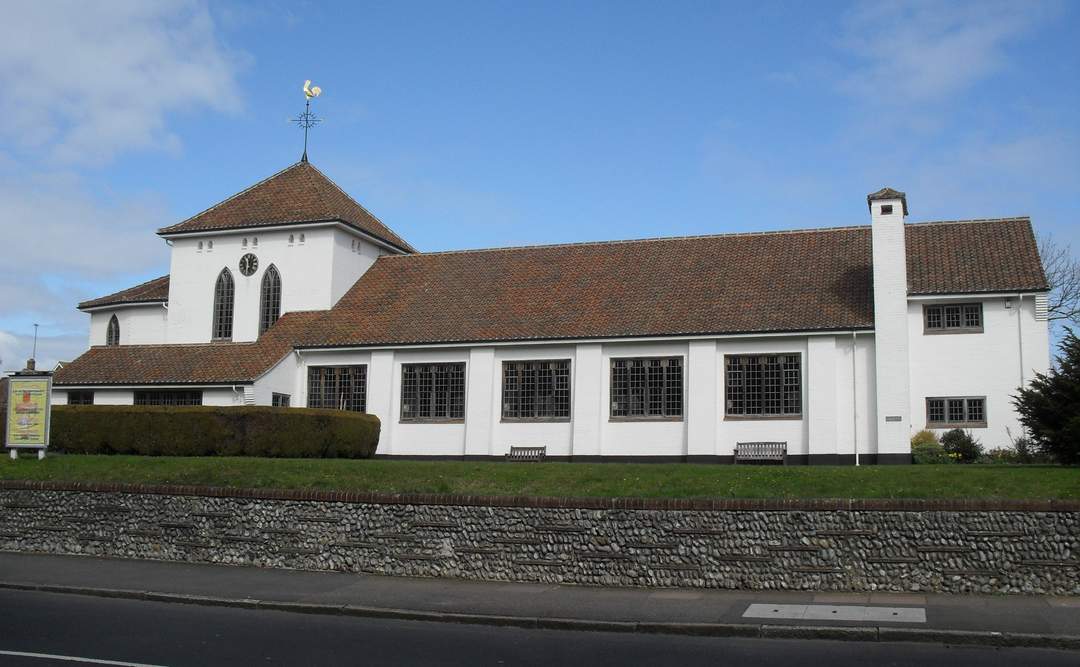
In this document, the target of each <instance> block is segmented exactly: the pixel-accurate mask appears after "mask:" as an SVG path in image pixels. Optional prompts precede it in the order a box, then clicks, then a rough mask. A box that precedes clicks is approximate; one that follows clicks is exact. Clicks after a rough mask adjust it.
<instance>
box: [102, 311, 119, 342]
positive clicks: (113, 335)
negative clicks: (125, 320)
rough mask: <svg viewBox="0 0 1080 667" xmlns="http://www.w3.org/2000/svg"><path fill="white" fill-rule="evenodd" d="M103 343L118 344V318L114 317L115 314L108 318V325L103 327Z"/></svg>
mask: <svg viewBox="0 0 1080 667" xmlns="http://www.w3.org/2000/svg"><path fill="white" fill-rule="evenodd" d="M105 344H106V345H119V344H120V320H118V319H116V315H113V316H112V317H110V318H109V326H108V327H107V328H106V329H105Z"/></svg>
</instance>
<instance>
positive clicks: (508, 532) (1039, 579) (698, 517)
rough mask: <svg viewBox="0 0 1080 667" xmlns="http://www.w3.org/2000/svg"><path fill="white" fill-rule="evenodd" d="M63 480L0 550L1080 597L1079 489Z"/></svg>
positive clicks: (10, 518) (2, 534)
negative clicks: (530, 492) (1038, 492)
mask: <svg viewBox="0 0 1080 667" xmlns="http://www.w3.org/2000/svg"><path fill="white" fill-rule="evenodd" d="M20 486H22V487H24V488H18V487H20ZM62 488H63V487H62V486H61V485H56V484H53V485H50V484H48V483H29V482H24V483H21V484H20V483H18V482H7V483H4V484H2V485H0V512H2V514H0V550H5V551H18V552H40V553H53V554H85V555H93V556H107V557H115V558H141V559H156V560H167V561H183V562H200V563H226V564H236V565H256V566H260V567H277V568H297V569H305V570H339V571H347V572H363V573H377V574H386V575H398V576H418V577H458V578H463V579H485V580H494V581H530V582H551V583H570V584H586V585H603V586H658V587H659V586H662V587H702V588H741V589H757V590H761V589H790V590H823V591H928V592H947V593H1029V594H1030V593H1039V594H1071V595H1080V506H1077V504H1076V503H1073V504H1071V505H1066V506H1064V507H1065V508H1064V509H1062V507H1063V506H1061V505H1056V504H1051V503H1027V504H1026V505H1027V506H1030V507H1035V508H1036V509H1028V508H1025V509H1007V508H1005V509H990V510H987V509H981V508H980V506H979V504H978V503H968V505H970V507H964V506H963V505H964V503H951V504H950V503H938V504H937V505H940V506H947V507H950V509H927V508H933V507H935V504H934V503H933V502H929V503H928V502H923V503H919V502H918V501H914V502H910V501H908V502H905V501H896V502H891V503H890V502H889V501H862V502H860V501H805V502H802V503H799V502H795V501H727V502H724V501H716V502H709V501H654V502H650V501H638V502H628V501H618V500H614V501H611V500H607V501H605V500H603V499H600V500H577V501H575V500H570V499H523V498H509V499H505V498H504V499H497V498H487V499H485V498H477V497H441V498H440V497H437V496H417V497H416V498H413V499H409V498H403V497H397V496H387V497H383V498H379V499H378V500H379V502H372V501H371V500H372V499H374V498H375V496H373V495H370V494H332V493H314V492H280V491H278V492H274V491H270V492H261V493H260V492H253V491H230V490H228V489H191V488H183V487H181V488H173V489H169V488H168V487H126V490H123V491H121V490H118V489H120V487H117V486H108V487H93V488H97V490H86V489H89V488H91V486H89V485H81V486H80V485H74V486H71V485H69V487H68V488H75V489H80V490H62ZM136 491H141V492H136ZM244 496H248V497H244ZM304 497H309V498H312V499H300V498H304ZM365 499H366V500H365ZM412 500H418V501H422V502H411V501H412ZM574 505H577V506H574ZM984 505H985V504H984ZM1013 505H1014V506H1024V505H1025V504H1024V503H1014V504H1013ZM632 506H636V507H632ZM957 506H959V507H957ZM702 507H705V509H701V508H702ZM713 507H721V508H724V509H713ZM912 507H916V508H921V509H912Z"/></svg>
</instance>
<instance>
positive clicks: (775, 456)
mask: <svg viewBox="0 0 1080 667" xmlns="http://www.w3.org/2000/svg"><path fill="white" fill-rule="evenodd" d="M769 462H777V463H780V464H781V465H787V443H786V442H738V443H735V463H769Z"/></svg>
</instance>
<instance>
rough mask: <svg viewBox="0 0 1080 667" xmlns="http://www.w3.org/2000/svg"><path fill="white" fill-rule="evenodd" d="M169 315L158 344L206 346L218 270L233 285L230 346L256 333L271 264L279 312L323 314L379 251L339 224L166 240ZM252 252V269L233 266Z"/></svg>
mask: <svg viewBox="0 0 1080 667" xmlns="http://www.w3.org/2000/svg"><path fill="white" fill-rule="evenodd" d="M170 242H171V244H172V252H171V256H170V265H169V269H170V284H169V310H168V325H167V328H166V335H165V338H164V339H163V340H160V341H157V342H161V343H205V342H207V341H208V340H209V339H210V337H211V332H212V328H213V324H212V318H213V305H214V285H215V284H216V282H217V279H218V276H219V275H220V273H221V271H222V270H228V271H229V272H230V273H231V274H232V279H233V285H234V290H235V293H234V297H233V299H234V303H233V335H232V340H233V341H234V342H247V341H253V340H255V339H256V338H258V333H259V300H260V288H261V285H262V279H263V276H264V275H265V273H266V270H267V269H268V268H269V267H270V266H271V265H272V266H274V267H275V268H276V269H277V271H278V273H279V274H280V276H281V313H282V314H284V313H288V312H292V311H301V310H327V309H329V308H331V307H332V306H333V305H334V304H335V303H337V300H338V299H340V298H341V296H342V295H343V294H345V292H346V291H348V289H349V288H350V287H352V286H353V284H354V283H355V282H356V281H357V279H359V278H360V276H362V275H363V274H364V272H365V271H367V270H368V268H370V267H371V264H372V263H373V262H374V261H375V259H376V258H377V257H379V255H381V254H386V253H387V250H386V249H385V248H380V247H379V246H378V245H376V244H374V243H372V242H371V241H369V240H366V239H364V238H363V237H362V236H360V235H359V234H356V233H354V232H351V231H349V230H348V229H347V228H345V227H344V226H342V225H333V224H326V225H321V226H302V227H292V228H285V229H277V230H259V229H245V230H241V231H236V232H227V233H216V234H208V235H203V234H199V235H196V236H181V237H177V238H172V239H170ZM249 253H250V254H252V255H254V256H255V257H256V258H257V259H258V268H257V269H256V271H255V272H254V273H253V274H252V275H250V276H245V275H243V273H241V271H240V269H239V266H238V263H237V260H238V259H239V258H241V257H243V256H244V255H247V254H249Z"/></svg>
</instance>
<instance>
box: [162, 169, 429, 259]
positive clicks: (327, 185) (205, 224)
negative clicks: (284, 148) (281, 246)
mask: <svg viewBox="0 0 1080 667" xmlns="http://www.w3.org/2000/svg"><path fill="white" fill-rule="evenodd" d="M328 220H340V221H341V222H343V223H345V224H347V225H349V226H351V227H354V228H356V229H359V230H360V231H363V232H367V233H368V234H371V235H372V236H374V237H376V238H378V239H381V240H382V241H385V242H387V243H389V244H391V245H393V246H396V247H397V248H400V249H401V250H405V251H407V252H415V249H414V248H413V247H412V246H411V245H409V243H408V242H407V241H405V240H404V239H403V238H401V237H400V236H398V235H397V234H395V233H394V232H393V231H392V230H391V229H390V228H389V227H387V226H386V225H384V224H383V223H382V221H380V220H379V219H378V218H376V217H375V216H374V215H372V214H371V213H370V212H368V210H367V209H365V208H364V207H363V206H361V205H360V204H358V203H357V202H356V201H355V200H354V199H353V198H352V197H350V196H349V195H347V194H345V192H344V191H343V190H342V189H341V188H339V187H338V186H337V184H336V183H334V182H333V181H331V180H330V179H329V178H327V177H326V176H325V175H324V174H323V173H322V172H321V171H319V170H318V169H316V168H315V167H313V166H312V165H311V163H309V162H297V163H296V164H294V165H292V166H291V167H288V168H286V169H284V170H282V171H279V172H278V173H276V174H274V175H273V176H271V177H270V178H267V179H266V180H264V181H261V182H259V183H256V184H255V185H253V186H251V187H250V188H248V189H247V190H244V191H243V192H241V193H239V194H236V195H233V196H232V197H230V198H228V199H226V200H225V201H223V202H221V203H220V204H217V205H216V206H213V207H211V208H208V209H206V210H205V211H203V212H202V213H199V214H198V215H195V216H193V217H191V218H188V219H187V220H185V221H183V222H181V223H178V224H175V225H172V226H170V227H164V228H162V229H159V230H158V234H182V233H194V232H204V231H212V230H221V229H240V228H246V227H263V226H267V225H284V224H298V223H305V222H324V221H328Z"/></svg>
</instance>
